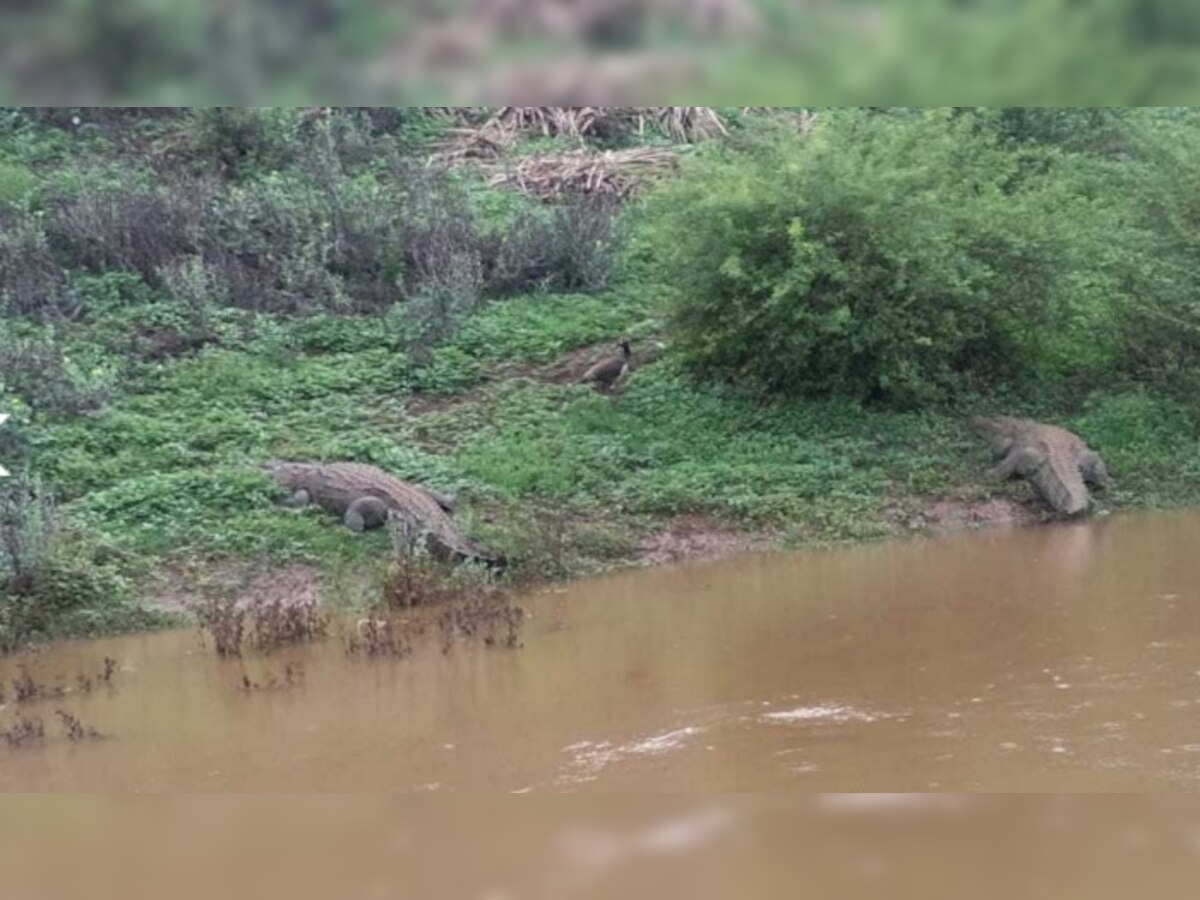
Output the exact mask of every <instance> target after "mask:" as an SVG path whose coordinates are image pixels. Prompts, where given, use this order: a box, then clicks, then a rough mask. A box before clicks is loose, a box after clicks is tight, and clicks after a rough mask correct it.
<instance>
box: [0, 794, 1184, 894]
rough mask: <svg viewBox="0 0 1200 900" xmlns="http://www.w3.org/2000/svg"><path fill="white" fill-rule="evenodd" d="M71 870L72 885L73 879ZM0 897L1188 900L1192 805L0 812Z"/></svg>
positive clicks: (606, 800)
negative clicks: (0, 870) (0, 881)
mask: <svg viewBox="0 0 1200 900" xmlns="http://www.w3.org/2000/svg"><path fill="white" fill-rule="evenodd" d="M63 860H69V861H70V864H69V865H63V864H62V861H63ZM0 862H2V863H3V865H4V896H6V897H8V896H13V897H37V898H42V897H79V896H86V897H89V898H92V900H105V898H108V897H113V898H118V897H119V898H121V900H140V898H143V897H145V898H148V900H149V898H154V900H159V898H162V897H171V898H172V900H188V898H191V897H196V898H200V897H214V896H218V897H227V898H231V900H233V898H240V897H278V896H282V897H288V898H291V900H307V898H310V897H312V898H318V897H319V898H329V897H346V898H351V900H359V898H361V900H403V898H409V897H421V898H431V900H432V898H440V897H446V898H456V900H459V898H468V900H569V898H579V900H586V898H601V897H612V898H622V900H627V898H642V897H645V898H661V897H688V898H696V900H707V898H714V900H716V898H730V897H737V898H740V897H755V898H775V897H778V898H780V900H783V898H788V900H790V898H794V897H797V896H801V897H807V896H812V897H837V898H851V900H857V898H862V900H868V898H878V897H887V898H891V900H963V898H971V900H992V898H995V900H1002V898H1003V900H1012V898H1014V897H1020V898H1031V900H1127V898H1129V897H1138V896H1150V897H1156V898H1157V897H1162V898H1175V897H1179V898H1189V900H1190V898H1191V897H1194V896H1195V885H1196V881H1197V875H1198V874H1200V812H1198V810H1197V807H1196V804H1195V803H1194V802H1192V801H1191V800H1190V798H1179V797H1165V798H1158V797H1146V796H1140V797H1139V796H1120V795H1113V796H1094V795H1092V796H1089V795H1079V796H1071V795H1057V796H1035V795H1031V796H1020V795H1010V796H1003V795H986V796H985V795H974V796H970V795H948V794H944V795H919V794H896V793H892V794H881V795H869V794H851V795H844V794H843V795H830V794H823V795H816V796H815V797H812V798H805V797H801V796H795V795H778V794H777V795H761V794H760V795H748V794H742V795H732V796H730V795H726V796H705V797H683V796H675V797H671V796H665V797H664V796H654V795H629V794H626V795H620V796H616V795H608V796H591V797H570V798H568V797H562V796H546V797H533V798H521V799H513V798H487V797H444V798H439V799H438V800H437V801H436V802H433V798H427V797H419V796H411V797H407V798H400V799H397V798H390V797H381V796H379V795H360V796H347V795H327V796H318V795H281V796H278V797H272V798H259V797H246V796H240V797H239V796H236V795H234V796H230V795H216V796H193V797H186V798H177V797H92V796H85V797H58V798H50V799H49V800H46V801H42V802H35V801H33V800H31V799H28V798H13V799H6V800H3V801H0Z"/></svg>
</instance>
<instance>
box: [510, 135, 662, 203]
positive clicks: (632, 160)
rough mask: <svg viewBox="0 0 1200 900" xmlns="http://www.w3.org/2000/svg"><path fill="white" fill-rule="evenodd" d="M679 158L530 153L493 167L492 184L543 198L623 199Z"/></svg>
mask: <svg viewBox="0 0 1200 900" xmlns="http://www.w3.org/2000/svg"><path fill="white" fill-rule="evenodd" d="M678 162H679V157H678V154H676V153H675V152H674V151H672V150H667V149H662V148H655V147H635V148H633V149H630V150H607V151H594V150H572V151H567V152H565V153H547V154H540V155H537V156H530V157H528V158H526V159H522V160H519V161H518V162H516V163H515V164H513V165H511V166H508V167H505V168H503V169H499V170H497V171H496V172H495V173H494V174H493V175H492V177H491V179H490V184H491V185H493V186H503V187H510V188H516V189H517V190H520V191H524V192H525V193H528V194H532V195H534V196H536V197H540V198H542V199H544V200H552V199H557V198H560V197H563V196H567V195H571V194H605V195H608V196H611V197H614V198H617V199H624V198H625V197H628V196H629V195H630V194H631V193H633V192H634V191H635V190H636V189H637V188H639V187H640V186H642V185H644V184H646V183H647V182H648V181H651V180H653V179H655V178H660V177H662V176H663V175H667V174H670V173H671V172H673V171H674V170H675V167H676V166H677V165H678Z"/></svg>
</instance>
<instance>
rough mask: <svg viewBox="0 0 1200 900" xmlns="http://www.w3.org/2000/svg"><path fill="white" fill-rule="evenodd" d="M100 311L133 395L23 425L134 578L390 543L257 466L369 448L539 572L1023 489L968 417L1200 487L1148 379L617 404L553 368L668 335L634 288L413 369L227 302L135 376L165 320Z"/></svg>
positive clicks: (550, 313)
mask: <svg viewBox="0 0 1200 900" xmlns="http://www.w3.org/2000/svg"><path fill="white" fill-rule="evenodd" d="M494 201H495V202H496V203H497V204H499V205H504V204H505V203H507V200H505V199H504V198H501V197H496V198H494ZM91 308H92V309H93V313H92V314H91V316H90V318H89V319H88V320H86V321H85V322H82V323H77V324H74V325H72V326H70V327H69V329H68V331H67V332H66V338H67V340H68V343H69V346H70V349H71V354H72V357H73V358H74V359H76V360H77V361H79V362H81V363H82V364H83V365H84V366H85V367H86V366H95V367H98V368H105V367H109V368H113V369H122V370H123V371H124V374H123V376H122V378H121V379H119V382H118V383H119V384H120V385H121V386H120V389H119V391H118V393H117V395H116V396H115V398H114V400H113V402H112V404H111V405H110V406H109V408H108V409H107V410H106V411H105V412H104V413H103V414H102V415H99V416H96V417H87V418H81V419H77V420H74V421H70V422H65V423H58V424H44V423H43V424H39V425H35V426H33V427H32V428H31V429H30V436H31V437H32V438H33V440H34V442H35V446H36V456H35V462H36V466H37V468H38V470H39V471H40V472H41V473H42V474H43V475H44V476H45V477H46V478H47V480H48V481H49V482H50V483H51V484H52V485H53V486H54V488H55V489H56V490H57V491H58V492H59V494H60V496H61V497H62V498H63V499H64V500H65V501H66V502H67V508H68V509H69V511H71V512H72V513H73V514H75V516H77V517H78V518H79V519H81V520H83V521H84V522H85V523H86V524H88V525H89V526H91V527H92V528H94V529H95V530H96V531H98V532H99V533H101V535H103V536H105V537H106V538H108V539H109V540H111V541H112V542H113V543H115V544H116V545H118V546H119V547H121V548H123V549H124V550H126V551H128V553H129V556H128V558H129V559H132V560H134V561H135V562H136V563H137V564H140V567H141V568H142V569H143V570H147V569H149V568H151V567H152V566H153V565H154V564H155V563H157V562H159V561H161V560H164V559H181V558H197V557H206V558H207V557H218V558H220V557H235V558H257V557H263V556H266V557H269V558H271V559H273V560H278V561H311V562H316V563H317V564H319V565H321V566H323V567H326V568H333V567H338V566H346V565H349V566H352V567H353V566H362V565H364V564H366V563H367V562H368V561H371V564H372V565H373V564H375V562H376V561H379V560H381V559H383V558H384V557H385V555H386V537H385V536H383V535H379V534H376V535H368V536H365V537H359V536H355V535H352V534H350V533H348V532H347V531H345V530H344V529H341V528H335V527H330V522H329V520H328V519H327V518H326V517H324V516H322V515H321V514H319V513H318V512H304V513H301V514H297V513H295V512H291V511H288V510H284V509H281V508H279V507H277V506H276V505H274V504H273V503H272V502H271V501H272V499H273V496H274V491H273V490H272V487H271V485H270V484H269V483H268V482H267V481H266V480H265V479H264V478H263V477H262V476H261V475H260V474H259V473H258V471H257V470H256V468H255V466H256V464H257V463H259V462H261V461H262V460H265V459H268V458H271V457H287V458H296V459H354V460H360V461H365V462H373V463H376V464H378V465H381V466H383V467H384V468H386V469H388V470H390V471H393V472H395V473H396V474H399V475H401V476H404V477H409V478H413V479H415V480H420V481H422V482H425V483H428V484H431V485H433V486H436V487H438V488H441V489H446V490H457V491H459V492H460V493H461V494H462V495H463V496H464V497H465V499H466V503H465V504H464V506H465V510H464V513H463V516H464V517H465V518H466V519H467V520H468V522H469V524H470V525H471V527H472V528H473V529H475V530H476V531H478V532H479V533H480V534H481V535H483V536H484V537H485V538H486V539H487V540H489V541H490V542H491V543H493V544H495V545H496V546H498V547H499V548H501V549H506V550H508V551H509V553H510V555H511V556H513V557H514V558H516V559H519V560H523V561H524V564H525V566H526V568H527V569H529V570H530V571H531V573H532V574H537V575H550V576H563V575H569V574H572V573H576V572H580V571H586V570H588V569H591V568H595V567H597V566H600V565H604V564H607V563H610V562H614V561H622V560H627V559H631V558H633V557H634V556H635V555H636V538H637V536H638V535H640V534H645V533H649V532H652V531H655V530H658V529H661V528H663V527H665V526H666V525H667V524H668V523H669V522H670V520H671V519H672V518H673V517H674V516H676V515H679V514H685V513H688V514H701V515H704V516H707V517H709V518H711V519H713V520H714V521H716V522H720V523H723V524H727V525H732V526H734V527H738V528H747V529H751V528H752V529H769V530H772V531H773V532H774V533H776V534H778V536H779V538H780V541H781V543H785V544H796V543H804V542H814V541H830V540H852V539H866V538H873V537H879V536H884V535H888V534H893V533H896V532H897V531H900V530H903V528H904V526H903V525H902V524H899V523H900V521H901V520H902V519H903V518H904V517H903V516H900V515H897V509H898V508H902V507H912V506H920V505H923V504H927V503H929V502H931V501H934V500H937V499H939V498H944V497H949V496H954V497H958V498H960V499H962V498H964V497H965V498H967V499H982V498H985V497H987V496H990V495H993V494H1009V495H1011V496H1016V497H1024V496H1026V495H1027V489H1026V488H1025V487H1024V486H1022V485H1016V486H999V485H992V484H988V483H987V482H986V481H985V480H984V479H983V477H982V475H983V472H984V469H985V466H986V463H987V460H986V454H985V453H984V451H983V448H982V446H981V444H980V443H979V442H978V441H976V440H975V439H974V438H973V437H972V436H971V435H970V434H969V433H968V432H967V431H966V429H965V427H964V424H963V422H964V418H965V416H966V415H967V414H969V413H971V412H976V411H985V412H1009V413H1025V414H1032V415H1038V416H1043V417H1045V418H1048V419H1052V420H1054V421H1058V422H1062V423H1063V424H1066V425H1068V426H1073V427H1075V428H1077V429H1078V430H1079V431H1080V432H1081V433H1082V434H1083V435H1084V436H1085V437H1086V438H1087V439H1088V440H1089V441H1090V442H1092V443H1093V444H1094V445H1095V446H1096V447H1097V448H1099V449H1100V450H1101V451H1102V452H1103V453H1104V454H1105V456H1106V457H1107V458H1108V460H1109V464H1110V469H1111V471H1112V473H1113V476H1114V479H1115V485H1114V487H1113V489H1112V490H1110V491H1109V492H1108V493H1107V494H1106V495H1104V496H1103V497H1102V498H1101V500H1100V503H1101V505H1102V506H1105V507H1112V508H1123V507H1134V506H1148V507H1157V506H1171V505H1182V504H1188V503H1194V502H1197V501H1198V500H1200V454H1198V453H1197V452H1196V450H1197V443H1196V440H1195V437H1194V433H1195V432H1194V426H1193V424H1192V422H1191V421H1190V419H1189V417H1188V416H1187V415H1186V414H1184V413H1183V412H1182V411H1180V410H1178V409H1177V408H1176V407H1175V406H1174V405H1173V404H1172V403H1171V402H1170V401H1168V400H1164V399H1161V398H1154V397H1150V396H1147V395H1144V394H1141V393H1139V392H1137V391H1136V390H1131V391H1129V392H1126V393H1122V394H1114V395H1107V396H1094V397H1091V398H1088V399H1087V400H1084V401H1079V400H1077V399H1074V400H1071V401H1070V402H1067V401H1055V400H1054V399H1052V398H1040V399H1039V398H1022V399H1020V400H1019V401H1014V402H1002V401H1000V400H997V399H992V400H989V401H978V402H964V403H963V404H962V405H961V406H958V407H954V408H943V409H937V410H926V411H922V412H915V413H902V412H883V411H865V410H862V409H859V408H856V407H853V406H848V405H844V404H840V403H836V402H824V403H813V402H808V403H804V402H797V403H791V404H766V403H763V402H761V401H756V400H753V399H749V398H745V397H740V396H737V395H735V394H731V393H729V392H723V391H720V390H716V389H713V388H706V387H703V386H697V385H695V384H693V383H691V382H690V381H689V380H688V379H687V378H686V376H685V375H684V374H683V373H681V372H679V371H678V370H677V369H676V368H675V367H674V365H673V363H672V361H671V359H670V357H669V356H668V357H667V358H665V359H663V360H661V361H660V362H657V363H655V364H653V365H650V366H647V367H645V368H642V369H640V370H638V371H637V372H636V373H634V376H633V377H632V379H631V380H630V383H629V385H628V389H627V390H626V391H625V393H624V394H623V396H622V398H621V400H620V402H619V403H616V404H614V403H612V402H611V401H610V400H608V399H607V398H604V397H601V396H598V395H596V394H594V393H593V392H591V391H589V390H588V389H586V388H582V387H578V386H573V385H570V384H561V383H557V382H555V381H554V380H552V379H550V378H548V377H546V375H547V373H548V372H549V371H552V369H553V363H554V362H555V361H556V360H559V359H560V358H561V357H562V356H563V354H566V353H567V352H568V351H571V350H573V349H575V348H579V347H585V346H589V345H593V344H603V345H605V346H608V344H609V342H610V341H611V340H612V339H613V338H614V337H615V336H617V335H619V334H623V333H624V334H632V335H634V336H635V338H645V337H650V336H654V335H656V333H657V325H656V322H655V320H654V309H653V303H652V300H651V298H650V297H648V296H646V294H645V292H644V291H640V290H639V289H638V286H637V285H636V283H626V284H625V285H623V286H621V287H619V288H617V289H614V290H613V291H612V292H610V293H608V294H605V295H599V296H529V297H522V298H518V299H515V300H509V301H504V302H502V303H496V304H494V305H492V306H490V307H488V308H487V309H485V310H484V311H483V312H482V313H480V314H478V315H477V316H476V317H475V318H474V319H472V320H471V321H470V322H469V323H468V325H467V327H466V328H465V329H464V330H463V331H462V332H461V333H460V334H459V335H458V336H457V337H456V338H455V339H454V340H453V341H452V342H451V343H450V344H449V345H448V346H445V347H442V348H441V349H440V350H439V351H438V352H437V354H436V357H435V360H434V363H433V364H432V365H431V366H430V367H429V368H427V369H424V370H421V371H419V372H417V373H416V374H415V375H414V374H413V373H412V371H411V370H410V368H409V366H408V365H407V363H406V361H405V359H404V357H403V354H402V351H401V347H402V346H403V338H402V334H401V331H400V326H399V324H398V323H396V322H392V321H390V320H389V319H388V318H376V319H369V320H361V319H358V320H355V319H344V318H335V317H314V318H309V319H302V320H298V319H291V320H289V319H275V318H270V317H265V316H260V317H256V318H253V319H251V318H246V317H244V316H242V315H241V314H239V313H236V312H223V313H221V314H220V316H219V322H218V330H219V332H220V334H221V344H220V346H219V347H210V348H208V349H206V350H204V351H202V352H200V353H199V354H197V355H192V356H184V357H178V358H174V359H169V360H166V361H164V362H161V363H154V364H145V365H140V366H139V367H137V368H134V369H127V368H125V366H126V363H125V362H124V361H123V360H122V355H121V352H120V350H119V345H120V342H121V340H122V338H123V336H125V335H127V334H128V333H129V332H130V331H131V330H132V331H136V330H138V329H140V328H144V327H147V326H150V325H153V323H154V322H155V321H156V320H157V319H158V318H160V317H166V318H168V319H169V318H170V316H171V315H173V313H172V312H171V311H170V310H168V309H165V308H164V306H163V305H160V304H157V303H155V302H153V300H152V299H149V300H145V301H144V302H138V303H134V304H128V303H114V304H111V305H109V306H107V307H106V306H105V305H104V304H100V303H95V304H92V307H91Z"/></svg>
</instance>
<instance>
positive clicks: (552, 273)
mask: <svg viewBox="0 0 1200 900" xmlns="http://www.w3.org/2000/svg"><path fill="white" fill-rule="evenodd" d="M617 211H618V210H617V206H616V204H615V203H614V201H613V200H611V199H610V198H608V197H607V196H605V195H603V194H594V195H585V196H581V197H573V198H571V199H570V200H568V201H566V202H565V203H562V204H560V205H557V206H553V207H550V208H549V209H545V208H535V209H532V210H526V211H524V212H523V213H522V214H521V215H520V216H519V217H518V218H517V219H516V221H515V222H513V223H512V224H511V225H510V226H509V227H508V228H507V229H506V236H505V240H504V241H503V243H502V244H501V246H500V248H499V253H498V257H497V259H496V264H495V267H494V269H493V271H492V272H491V274H490V276H489V278H488V290H489V292H490V293H492V294H495V295H497V296H508V295H511V294H525V293H531V292H533V291H547V292H551V293H563V292H580V293H586V292H590V291H599V290H603V289H604V288H605V287H607V286H608V283H609V279H610V278H611V276H612V270H613V263H614V257H615V255H616V249H617V245H618V240H617V238H618V235H617V231H616V216H617Z"/></svg>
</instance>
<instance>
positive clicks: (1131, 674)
mask: <svg viewBox="0 0 1200 900" xmlns="http://www.w3.org/2000/svg"><path fill="white" fill-rule="evenodd" d="M525 605H526V607H527V609H529V610H530V611H531V613H532V620H531V621H530V623H529V625H528V627H527V630H526V633H525V635H524V643H525V646H524V648H523V649H520V650H517V651H505V650H488V649H485V648H473V647H457V648H455V649H453V650H452V651H451V652H450V653H449V654H448V655H443V654H442V652H441V650H440V648H439V647H438V646H436V645H431V646H429V647H424V648H419V649H418V651H417V652H416V653H415V654H414V656H412V657H411V658H408V659H403V660H384V661H379V660H369V659H361V658H353V657H347V656H346V654H345V652H344V650H343V648H342V646H341V644H340V643H339V642H338V641H336V640H330V641H328V642H326V643H324V644H321V645H316V646H310V647H305V648H298V649H294V650H289V651H287V652H285V653H277V654H274V655H271V656H267V657H261V656H252V657H249V658H247V659H246V660H245V661H244V662H239V661H222V660H218V659H216V658H215V657H214V656H213V655H212V654H211V652H210V651H207V650H205V649H203V648H202V647H201V646H200V645H199V642H198V640H197V636H196V634H195V633H193V632H186V631H185V632H176V633H167V634H154V635H145V636H139V637H131V638H122V639H117V640H105V641H90V642H78V643H71V644H65V645H62V646H58V647H55V648H53V649H52V650H50V651H49V652H47V653H44V654H41V655H38V656H35V657H32V658H27V659H26V662H27V663H28V664H29V666H30V669H31V671H32V673H33V675H34V677H35V678H36V679H37V680H39V681H42V682H46V683H52V682H54V681H55V680H59V681H61V682H62V683H64V684H67V685H71V684H74V682H75V679H76V675H77V674H79V673H82V672H94V671H96V670H98V669H99V668H101V660H102V659H103V658H104V657H105V656H111V657H114V658H116V659H117V660H119V662H120V665H121V671H120V672H118V674H117V675H116V676H115V678H114V680H113V684H112V686H111V687H102V688H99V689H97V690H94V691H92V692H91V693H90V694H83V693H81V692H79V691H72V692H70V693H68V694H67V695H66V696H64V697H62V698H61V699H57V700H54V699H45V700H39V701H35V702H31V703H24V704H16V703H15V702H14V701H13V692H12V690H11V689H10V688H9V682H10V681H11V679H12V678H13V677H14V675H15V665H16V663H17V662H18V660H13V659H9V660H5V661H3V662H2V663H0V677H2V679H3V683H4V685H5V688H6V695H7V700H8V707H7V708H6V709H4V710H2V711H0V728H3V727H6V726H7V725H9V724H10V723H11V722H12V721H13V720H14V717H15V716H16V715H17V714H23V715H29V716H38V717H42V718H44V719H45V721H46V730H47V739H46V741H45V742H44V744H42V745H38V746H34V745H31V746H27V747H22V748H17V749H8V748H6V747H4V745H3V743H0V789H3V790H7V791H16V790H22V791H42V790H77V789H81V790H121V791H140V790H147V791H158V790H185V791H294V790H321V791H325V790H387V791H405V790H429V791H434V790H441V791H514V792H529V791H533V792H546V791H847V790H849V791H982V792H993V791H1190V790H1192V789H1193V788H1197V787H1200V514H1179V515H1147V516H1129V517H1123V518H1117V519H1110V520H1103V521H1096V522H1093V523H1089V524H1079V525H1067V526H1054V527H1042V528H1032V529H1022V530H1009V531H992V532H988V533H981V534H974V535H959V536H953V537H949V538H944V539H937V540H929V541H911V542H897V543H889V544H879V545H871V546H864V547H856V548H849V549H834V550H826V551H810V552H799V553H794V554H778V555H754V556H747V557H742V558H737V559H732V560H728V561H724V562H719V563H708V564H694V565H689V566H684V567H679V568H674V569H659V570H654V571H642V572H632V573H625V574H620V575H616V576H612V577H607V578H602V579H598V580H593V581H586V582H581V583H577V584H575V585H572V586H570V587H569V588H567V589H566V590H564V591H561V592H559V593H554V594H543V595H539V596H535V597H532V598H528V600H527V601H525ZM289 663H292V664H299V665H300V666H302V667H303V670H304V682H303V684H302V685H300V686H297V687H294V688H291V689H280V690H276V691H261V692H253V693H250V694H247V693H245V692H243V691H241V690H239V689H238V688H239V684H240V683H241V679H242V676H243V673H249V675H250V677H251V678H252V679H255V680H258V681H264V680H265V679H266V678H267V677H268V676H269V675H270V674H272V673H274V674H277V675H281V674H282V672H283V670H284V667H285V666H286V665H287V664H289ZM58 708H62V709H64V710H67V711H69V712H72V713H74V714H76V715H78V717H79V718H80V719H81V720H82V721H83V722H84V723H86V724H87V725H89V726H92V727H95V728H97V729H99V730H100V731H101V732H103V733H104V734H105V735H107V736H108V737H107V738H106V739H105V740H100V741H84V742H80V743H71V742H69V741H67V740H65V739H64V738H62V737H61V734H60V729H59V727H58V723H57V720H56V719H55V714H54V710H55V709H58Z"/></svg>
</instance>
